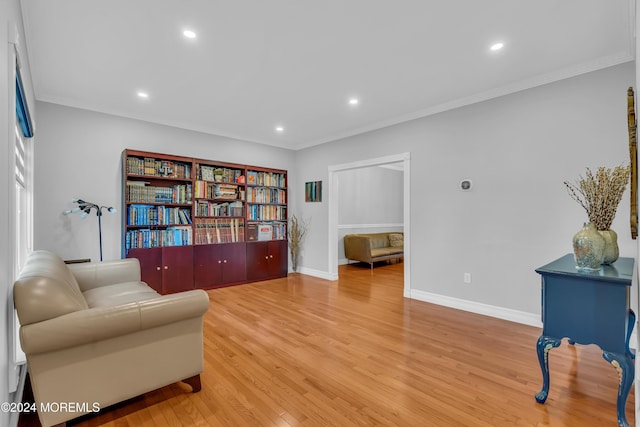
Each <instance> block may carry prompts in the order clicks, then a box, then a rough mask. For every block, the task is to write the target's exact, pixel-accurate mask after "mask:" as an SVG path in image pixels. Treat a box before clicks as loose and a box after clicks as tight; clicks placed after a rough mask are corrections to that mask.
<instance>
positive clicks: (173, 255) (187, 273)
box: [162, 246, 193, 294]
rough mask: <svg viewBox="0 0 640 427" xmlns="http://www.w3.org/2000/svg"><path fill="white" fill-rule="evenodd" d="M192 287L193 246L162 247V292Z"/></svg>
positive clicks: (179, 290) (180, 290) (168, 292)
mask: <svg viewBox="0 0 640 427" xmlns="http://www.w3.org/2000/svg"><path fill="white" fill-rule="evenodd" d="M190 289H193V246H167V247H164V248H162V293H163V294H171V293H175V292H182V291H188V290H190Z"/></svg>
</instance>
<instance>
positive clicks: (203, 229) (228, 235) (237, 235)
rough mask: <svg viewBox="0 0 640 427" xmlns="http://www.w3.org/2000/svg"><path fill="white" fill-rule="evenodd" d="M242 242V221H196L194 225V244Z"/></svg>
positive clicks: (235, 219)
mask: <svg viewBox="0 0 640 427" xmlns="http://www.w3.org/2000/svg"><path fill="white" fill-rule="evenodd" d="M235 242H244V221H243V220H242V219H239V218H232V219H198V220H197V221H196V223H195V244H196V245H206V244H214V243H235Z"/></svg>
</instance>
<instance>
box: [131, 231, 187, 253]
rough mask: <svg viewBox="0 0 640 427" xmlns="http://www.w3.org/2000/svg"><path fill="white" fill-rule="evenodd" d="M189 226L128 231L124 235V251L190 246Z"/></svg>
mask: <svg viewBox="0 0 640 427" xmlns="http://www.w3.org/2000/svg"><path fill="white" fill-rule="evenodd" d="M192 244H193V239H192V231H191V227H190V226H177V227H169V228H166V229H164V230H150V229H145V230H129V231H127V233H126V235H125V248H126V250H129V249H135V248H159V247H163V246H186V245H192Z"/></svg>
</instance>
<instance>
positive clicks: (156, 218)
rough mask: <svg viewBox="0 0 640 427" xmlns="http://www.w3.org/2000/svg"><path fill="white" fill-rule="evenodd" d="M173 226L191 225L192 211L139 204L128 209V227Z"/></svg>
mask: <svg viewBox="0 0 640 427" xmlns="http://www.w3.org/2000/svg"><path fill="white" fill-rule="evenodd" d="M173 224H191V209H184V208H168V207H166V206H151V205H137V204H136V205H130V206H129V209H127V225H173Z"/></svg>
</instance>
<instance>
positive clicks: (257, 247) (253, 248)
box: [247, 240, 288, 280]
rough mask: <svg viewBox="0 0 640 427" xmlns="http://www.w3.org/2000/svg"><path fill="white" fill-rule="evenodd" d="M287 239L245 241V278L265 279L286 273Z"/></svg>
mask: <svg viewBox="0 0 640 427" xmlns="http://www.w3.org/2000/svg"><path fill="white" fill-rule="evenodd" d="M287 262H288V261H287V241H286V240H272V241H267V242H252V243H247V279H248V280H266V279H274V278H276V277H285V276H286V275H287V270H288V265H287Z"/></svg>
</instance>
